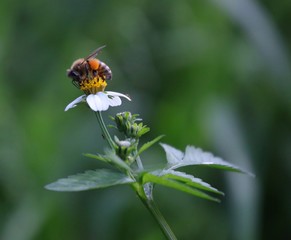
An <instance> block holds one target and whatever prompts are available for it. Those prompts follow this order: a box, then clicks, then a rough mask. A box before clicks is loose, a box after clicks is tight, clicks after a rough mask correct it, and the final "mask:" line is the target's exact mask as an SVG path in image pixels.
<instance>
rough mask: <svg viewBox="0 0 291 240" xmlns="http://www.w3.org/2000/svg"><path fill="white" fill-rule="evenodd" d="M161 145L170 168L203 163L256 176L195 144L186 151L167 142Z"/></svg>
mask: <svg viewBox="0 0 291 240" xmlns="http://www.w3.org/2000/svg"><path fill="white" fill-rule="evenodd" d="M161 146H162V147H163V148H164V150H165V152H166V156H167V161H168V167H169V169H176V168H179V167H184V166H191V165H203V166H208V167H213V168H219V169H223V170H227V171H233V172H241V173H245V174H248V175H250V176H254V175H253V174H252V173H250V172H248V171H245V170H243V169H241V168H240V167H238V166H236V165H234V164H231V163H229V162H227V161H225V160H223V159H221V158H219V157H215V156H213V154H212V153H209V152H204V151H202V150H201V149H200V148H196V147H194V146H187V147H186V150H185V153H183V152H181V151H180V150H178V149H176V148H173V147H171V146H169V145H167V144H161Z"/></svg>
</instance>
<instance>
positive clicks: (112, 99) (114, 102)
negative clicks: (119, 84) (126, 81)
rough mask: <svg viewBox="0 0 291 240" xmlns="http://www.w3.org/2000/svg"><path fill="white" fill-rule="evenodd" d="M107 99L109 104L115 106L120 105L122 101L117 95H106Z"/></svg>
mask: <svg viewBox="0 0 291 240" xmlns="http://www.w3.org/2000/svg"><path fill="white" fill-rule="evenodd" d="M107 98H108V101H109V105H110V106H111V107H116V106H120V105H121V103H122V101H121V99H120V97H117V96H107Z"/></svg>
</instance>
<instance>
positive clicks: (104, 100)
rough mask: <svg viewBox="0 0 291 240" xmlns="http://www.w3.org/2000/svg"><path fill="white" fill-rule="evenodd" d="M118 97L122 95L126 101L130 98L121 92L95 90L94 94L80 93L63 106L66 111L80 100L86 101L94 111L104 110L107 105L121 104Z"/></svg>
mask: <svg viewBox="0 0 291 240" xmlns="http://www.w3.org/2000/svg"><path fill="white" fill-rule="evenodd" d="M120 97H124V98H126V99H127V100H128V101H131V99H130V98H129V97H128V96H126V95H124V94H122V93H118V92H110V91H106V92H97V93H95V94H89V95H82V96H80V97H78V98H76V99H75V100H74V101H73V102H71V103H70V104H69V105H68V106H67V107H66V108H65V111H68V110H69V109H71V108H73V107H76V106H77V104H78V103H80V102H87V104H88V105H89V107H90V108H91V109H92V110H93V111H95V112H97V111H106V110H107V109H108V108H109V107H116V106H119V105H121V103H122V101H121V99H120Z"/></svg>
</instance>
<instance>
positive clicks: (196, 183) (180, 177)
mask: <svg viewBox="0 0 291 240" xmlns="http://www.w3.org/2000/svg"><path fill="white" fill-rule="evenodd" d="M154 173H155V175H157V176H163V177H165V178H168V179H172V180H176V181H180V182H183V183H186V184H187V185H189V186H192V187H195V188H199V189H201V190H204V191H209V192H213V193H217V194H221V195H224V194H223V192H220V191H218V190H217V189H216V188H214V187H212V186H211V185H210V184H208V183H206V182H203V181H202V180H201V179H200V178H196V177H194V176H192V175H190V174H187V173H184V172H180V171H174V170H161V171H155V172H154Z"/></svg>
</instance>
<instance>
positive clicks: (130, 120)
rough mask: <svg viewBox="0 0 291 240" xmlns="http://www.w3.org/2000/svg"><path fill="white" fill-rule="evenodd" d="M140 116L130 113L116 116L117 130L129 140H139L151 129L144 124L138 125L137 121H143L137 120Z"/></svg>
mask: <svg viewBox="0 0 291 240" xmlns="http://www.w3.org/2000/svg"><path fill="white" fill-rule="evenodd" d="M137 117H138V114H133V115H132V114H131V113H130V112H122V113H118V114H116V116H115V118H114V120H115V123H116V126H117V129H118V130H119V131H120V132H121V133H124V134H125V136H126V137H127V138H135V139H138V138H140V137H141V136H142V135H144V134H145V133H147V132H148V131H150V128H149V127H147V126H146V125H143V123H142V122H140V123H137V121H142V119H141V118H137Z"/></svg>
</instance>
